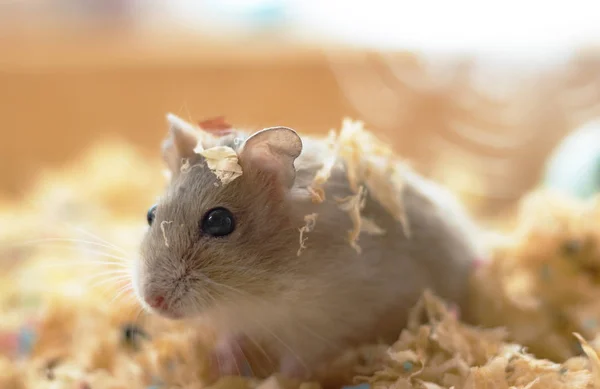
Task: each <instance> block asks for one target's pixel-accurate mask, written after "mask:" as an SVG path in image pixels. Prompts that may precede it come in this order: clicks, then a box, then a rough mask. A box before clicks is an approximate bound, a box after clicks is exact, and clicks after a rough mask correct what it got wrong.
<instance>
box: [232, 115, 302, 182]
mask: <svg viewBox="0 0 600 389" xmlns="http://www.w3.org/2000/svg"><path fill="white" fill-rule="evenodd" d="M301 152H302V140H301V139H300V136H299V135H298V134H297V133H296V131H294V130H292V129H291V128H288V127H271V128H265V129H264V130H261V131H258V132H256V133H254V134H253V135H251V136H250V137H249V138H248V139H246V141H245V142H244V144H243V145H242V148H241V151H240V153H239V155H240V162H241V163H242V164H243V165H244V166H246V167H249V168H250V169H252V170H256V171H261V172H264V173H267V174H274V175H275V176H276V178H277V180H279V182H280V183H281V184H282V185H283V186H285V187H286V188H291V187H292V185H294V180H295V178H296V168H295V167H294V161H295V160H296V158H298V156H299V155H300V153H301Z"/></svg>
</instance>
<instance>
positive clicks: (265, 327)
mask: <svg viewBox="0 0 600 389" xmlns="http://www.w3.org/2000/svg"><path fill="white" fill-rule="evenodd" d="M207 280H208V281H209V282H211V283H213V284H215V285H217V286H220V287H223V288H226V289H229V290H231V291H233V292H236V293H238V294H241V295H243V296H250V297H252V298H254V296H252V295H250V294H249V293H247V292H244V291H242V290H239V289H237V288H235V287H232V286H229V285H226V284H222V283H220V282H217V281H214V280H211V279H209V278H207ZM256 301H259V302H260V300H258V299H256ZM248 319H249V320H252V321H253V322H254V323H256V324H257V325H259V326H260V327H262V328H263V329H264V330H265V331H267V332H268V333H269V334H270V335H271V336H273V338H274V339H276V340H277V341H279V343H281V345H282V346H283V347H285V348H286V349H287V350H288V351H289V352H290V353H291V354H292V355H293V356H294V357H295V358H296V359H297V360H298V362H300V363H301V364H302V365H303V367H304V368H305V369H307V370H309V369H308V365H307V364H306V362H305V361H304V360H303V359H302V358H300V356H299V355H298V354H297V353H296V352H295V351H294V350H293V348H292V347H290V346H289V345H288V344H287V343H285V342H284V341H283V340H282V339H281V338H280V337H278V336H277V335H276V334H275V333H274V332H273V331H272V330H271V329H269V328H268V327H267V326H266V325H264V324H263V323H261V322H259V321H257V320H255V319H254V318H250V317H248Z"/></svg>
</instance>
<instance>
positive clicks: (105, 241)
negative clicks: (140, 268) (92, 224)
mask: <svg viewBox="0 0 600 389" xmlns="http://www.w3.org/2000/svg"><path fill="white" fill-rule="evenodd" d="M71 228H73V229H74V230H75V231H79V232H80V233H82V234H84V235H86V236H88V237H90V238H92V239H96V240H97V241H98V242H100V243H104V244H106V245H108V246H110V247H112V248H113V249H114V250H116V251H118V252H120V253H121V254H123V255H129V254H128V253H127V251H125V250H124V249H122V248H120V247H119V246H117V245H115V244H114V243H111V242H109V241H107V240H105V239H102V238H101V237H99V236H98V235H95V234H92V233H91V232H89V231H86V230H84V229H83V228H81V227H75V226H73V225H71Z"/></svg>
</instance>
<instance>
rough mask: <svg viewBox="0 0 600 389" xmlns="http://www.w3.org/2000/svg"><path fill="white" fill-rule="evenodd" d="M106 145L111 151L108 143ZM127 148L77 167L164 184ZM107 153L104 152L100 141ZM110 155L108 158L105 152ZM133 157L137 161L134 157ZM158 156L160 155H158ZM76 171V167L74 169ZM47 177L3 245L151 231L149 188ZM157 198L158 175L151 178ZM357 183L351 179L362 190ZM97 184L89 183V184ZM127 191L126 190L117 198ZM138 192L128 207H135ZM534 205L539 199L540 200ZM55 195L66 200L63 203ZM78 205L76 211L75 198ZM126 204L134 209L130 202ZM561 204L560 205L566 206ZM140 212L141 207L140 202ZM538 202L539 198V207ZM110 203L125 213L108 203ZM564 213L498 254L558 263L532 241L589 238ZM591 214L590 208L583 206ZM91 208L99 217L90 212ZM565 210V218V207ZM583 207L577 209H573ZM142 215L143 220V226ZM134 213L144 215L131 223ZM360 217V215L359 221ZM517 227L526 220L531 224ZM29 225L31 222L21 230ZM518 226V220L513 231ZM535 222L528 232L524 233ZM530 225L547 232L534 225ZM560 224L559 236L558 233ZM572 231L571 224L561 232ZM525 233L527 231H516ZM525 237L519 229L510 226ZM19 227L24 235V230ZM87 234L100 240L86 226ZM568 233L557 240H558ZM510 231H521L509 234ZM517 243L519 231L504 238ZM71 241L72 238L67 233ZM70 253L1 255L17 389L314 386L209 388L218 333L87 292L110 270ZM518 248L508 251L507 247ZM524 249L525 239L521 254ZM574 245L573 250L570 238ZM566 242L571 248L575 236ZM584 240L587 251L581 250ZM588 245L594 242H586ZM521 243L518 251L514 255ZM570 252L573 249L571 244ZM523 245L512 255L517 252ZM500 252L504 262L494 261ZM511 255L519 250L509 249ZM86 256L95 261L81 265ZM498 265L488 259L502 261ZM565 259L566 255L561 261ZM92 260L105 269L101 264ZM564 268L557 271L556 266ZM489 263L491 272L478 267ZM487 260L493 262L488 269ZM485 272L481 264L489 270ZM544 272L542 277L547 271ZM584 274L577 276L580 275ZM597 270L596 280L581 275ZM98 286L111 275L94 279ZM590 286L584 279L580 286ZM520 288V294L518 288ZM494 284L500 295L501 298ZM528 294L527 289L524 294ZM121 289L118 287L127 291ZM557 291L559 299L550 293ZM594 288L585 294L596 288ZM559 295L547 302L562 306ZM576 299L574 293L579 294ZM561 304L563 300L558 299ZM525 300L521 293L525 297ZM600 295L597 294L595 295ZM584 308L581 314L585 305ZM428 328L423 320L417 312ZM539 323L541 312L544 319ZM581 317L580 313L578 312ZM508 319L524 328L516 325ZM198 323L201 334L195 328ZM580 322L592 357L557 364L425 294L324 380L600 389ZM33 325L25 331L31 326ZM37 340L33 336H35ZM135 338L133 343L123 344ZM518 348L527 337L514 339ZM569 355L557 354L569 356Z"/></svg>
mask: <svg viewBox="0 0 600 389" xmlns="http://www.w3.org/2000/svg"><path fill="white" fill-rule="evenodd" d="M105 147H108V146H105ZM124 149H125V150H127V148H126V147H125V146H123V145H120V146H119V147H115V148H114V149H106V150H104V149H103V150H101V151H99V152H96V153H94V154H93V155H94V158H96V159H94V158H87V159H86V158H84V159H83V161H84V162H83V164H82V162H80V161H77V162H76V163H75V165H76V166H79V167H80V170H81V171H88V172H89V171H92V170H93V169H92V167H93V166H103V167H104V168H110V169H114V170H115V171H118V172H123V173H122V174H123V175H124V176H126V175H128V174H130V173H129V172H130V170H128V169H131V166H134V167H135V170H136V173H137V174H138V177H139V176H141V177H146V176H147V177H152V178H153V179H156V176H157V172H159V170H158V169H156V168H155V166H151V165H148V164H147V162H146V161H145V160H144V159H143V158H141V156H140V157H135V155H136V154H135V153H129V154H128V155H130V156H133V157H129V158H133V160H131V159H127V160H123V161H121V162H122V163H123V166H119V163H120V162H119V161H120V160H118V159H114V158H112V156H114V155H115V154H121V153H122V152H123V150H124ZM95 150H99V149H95ZM105 158H106V160H104V159H105ZM136 158H138V159H136ZM157 162H158V161H157ZM78 171H79V170H78ZM52 176H53V177H63V176H64V179H55V180H53V181H52V180H44V186H43V187H44V188H46V189H45V191H46V192H44V191H43V190H42V191H38V192H37V193H35V194H33V195H32V196H30V197H29V200H27V201H28V202H32V203H36V204H37V205H36V206H34V207H33V209H32V210H16V209H15V207H14V205H13V204H11V205H10V206H4V207H2V208H0V209H1V211H0V212H2V217H0V220H2V221H7V223H8V224H7V225H10V227H11V228H6V229H0V241H1V242H3V243H4V244H5V247H6V245H7V243H8V242H9V241H14V240H16V239H31V238H32V236H33V237H34V238H37V237H39V236H40V235H41V236H42V237H48V238H67V239H69V238H82V235H74V234H73V231H72V230H69V229H67V228H62V227H59V225H58V224H57V223H56V220H58V219H60V220H62V221H63V222H64V224H65V225H68V224H70V223H78V222H79V221H81V220H84V219H85V220H87V222H88V223H87V224H86V226H85V227H86V228H89V229H90V231H91V232H92V233H93V234H94V235H98V236H100V237H102V238H104V239H105V240H107V241H110V242H112V243H114V244H116V245H118V246H119V247H122V248H124V249H125V250H126V251H127V252H134V250H135V248H136V247H137V244H138V242H139V239H140V237H141V233H142V232H143V228H141V226H142V225H143V219H144V215H145V213H144V211H145V209H146V208H147V206H145V205H143V204H142V207H140V206H139V205H140V204H139V203H140V199H148V201H147V203H148V204H151V200H153V199H152V197H153V195H152V192H151V191H148V189H147V187H146V186H145V185H141V182H140V185H134V187H133V189H132V187H131V186H127V185H123V184H122V181H121V180H105V181H98V180H96V177H95V176H94V174H82V175H79V174H78V173H77V175H75V174H73V176H72V177H71V176H70V175H69V174H68V173H64V172H63V173H57V174H53V175H52ZM153 184H154V185H157V190H156V193H158V192H159V190H160V187H161V186H162V184H163V183H162V182H161V181H160V180H156V181H154V182H153ZM94 186H102V188H101V190H98V191H95V192H94V194H95V195H94V197H93V198H92V199H93V200H91V201H89V202H85V201H82V200H81V198H84V197H81V198H79V197H77V196H72V197H70V196H67V197H61V196H44V193H50V192H52V193H71V192H73V193H79V192H80V191H84V190H88V188H92V187H94ZM359 187H360V185H358V186H357V189H358V188H359ZM90 190H91V189H90ZM121 194H122V195H121ZM129 199H131V202H129ZM533 203H534V204H536V203H538V202H537V201H534V202H533ZM59 204H60V206H59ZM75 204H76V205H77V206H76V207H73V205H75ZM124 204H131V206H124V207H123V208H121V207H122V206H123V205H124ZM538 204H540V205H539V208H540V209H544V208H546V209H548V205H547V203H544V202H539V203H538ZM561 204H562V203H561ZM138 208H139V209H138ZM536 208H537V207H536ZM48 209H51V210H55V211H56V210H58V211H60V212H59V214H54V213H52V214H49V213H46V212H44V210H46V211H47V210H48ZM114 209H119V210H121V209H122V210H123V211H120V212H114ZM551 209H560V210H561V211H559V212H561V213H564V215H565V220H572V221H573V222H572V223H570V224H567V225H568V226H569V227H568V228H566V229H562V233H561V234H563V235H552V236H554V238H552V236H550V235H547V238H544V240H543V241H541V240H539V239H541V237H543V236H546V235H545V234H536V235H523V236H529V237H530V238H531V237H534V236H536V237H537V238H538V240H537V241H535V240H532V241H531V244H530V246H526V245H525V244H526V241H525V240H519V242H521V243H522V245H511V246H507V247H505V248H504V249H503V250H498V253H499V254H498V255H500V253H509V252H510V253H513V254H515V253H521V255H515V256H514V260H513V261H504V263H505V264H509V265H510V268H512V267H517V268H518V267H519V263H522V264H523V266H525V264H528V265H527V266H530V267H531V269H539V267H537V265H535V266H533V264H534V263H535V264H538V265H539V264H543V263H544V259H543V258H544V257H546V258H551V263H552V264H554V263H555V262H552V261H555V260H559V262H557V263H559V264H560V265H559V266H563V267H565V266H566V265H565V264H564V263H563V262H560V261H565V260H566V258H562V257H560V258H558V257H552V256H549V255H548V254H549V251H548V252H545V254H544V253H540V254H539V255H537V254H535V250H536V249H539V250H549V247H550V246H549V244H550V243H552V242H554V246H552V247H554V248H556V249H559V248H560V247H563V246H564V245H563V243H564V241H565V240H564V238H565V237H569V238H570V239H571V238H573V237H576V236H581V237H583V236H594V235H593V233H592V231H598V230H595V229H594V228H593V227H591V226H590V225H588V224H586V223H582V221H583V220H590V219H593V218H592V217H585V218H582V217H581V215H582V213H581V212H579V207H575V208H571V207H570V206H566V207H559V208H557V207H554V208H551ZM581 209H583V208H581ZM586 209H587V211H586V212H587V213H584V215H588V216H589V215H596V216H594V217H595V219H593V220H596V221H597V220H599V219H598V218H597V215H598V213H593V212H598V210H599V209H600V208H595V210H593V209H592V208H586ZM536 212H541V211H539V210H538V211H534V210H531V209H529V210H528V211H527V214H528V216H529V218H528V220H530V222H528V223H529V224H530V225H534V224H536V223H534V220H539V224H541V225H544V224H547V220H548V219H547V217H545V216H544V217H541V216H539V217H538V216H536ZM92 215H93V216H92ZM569 215H571V216H569ZM575 215H577V216H575ZM140 219H141V221H139V220H140ZM131 220H136V222H135V223H132V222H131ZM363 221H364V220H363ZM523 223H525V222H524V221H523ZM21 224H24V226H21ZM518 230H520V229H518ZM530 230H532V229H530ZM536 231H540V230H539V229H536ZM552 231H561V229H553V230H552ZM567 231H568V233H567ZM521 233H522V232H519V234H521ZM515 234H517V233H515ZM18 235H22V236H20V237H19V236H18ZM83 237H85V239H86V240H93V237H92V236H87V235H83ZM559 238H560V239H559ZM515 239H516V238H515ZM509 241H513V240H509ZM63 244H65V245H66V244H67V243H65V242H63ZM68 245H70V246H72V249H71V250H64V249H63V250H62V251H60V250H58V248H55V247H49V246H46V245H40V246H35V247H33V248H31V247H30V248H29V249H28V250H25V251H21V250H16V251H15V250H1V251H0V257H1V258H0V259H1V260H2V261H3V262H9V261H12V259H13V257H17V256H19V257H20V259H19V261H18V263H19V264H20V265H19V266H14V267H11V268H10V269H11V271H10V272H8V273H7V270H8V269H9V268H8V267H2V270H1V271H0V273H2V279H1V280H0V285H1V286H0V288H1V290H0V292H1V293H0V324H1V325H0V388H11V389H12V388H16V389H38V388H39V389H42V388H43V389H45V388H48V389H63V388H64V389H124V388H132V389H138V388H139V389H150V388H152V389H167V388H181V389H199V388H219V389H226V388H232V389H255V388H259V389H278V388H284V389H287V388H290V389H292V388H302V389H311V388H317V387H318V385H316V384H314V383H297V382H293V381H288V380H283V379H281V378H279V377H275V376H274V377H270V378H269V379H267V380H254V379H248V378H242V377H238V378H234V377H224V378H222V379H220V380H218V381H217V382H215V383H211V382H210V381H209V380H208V379H207V378H206V357H205V356H206V352H207V350H208V349H209V345H210V344H211V342H212V341H213V340H212V334H211V331H210V329H207V328H199V327H191V326H189V325H188V326H186V324H185V323H175V322H170V321H166V320H161V319H160V318H157V317H152V316H151V317H141V316H138V315H137V312H138V310H137V309H138V308H139V307H138V306H137V303H136V301H135V299H133V298H132V296H129V298H127V299H123V298H117V295H119V293H120V292H122V289H121V287H122V286H123V285H122V284H120V283H119V282H115V283H114V285H111V284H105V285H104V286H103V288H100V289H99V288H96V287H93V285H92V284H90V283H89V277H88V276H89V275H90V274H92V275H95V274H101V273H102V272H104V271H106V270H104V269H103V268H102V267H91V266H94V264H95V263H96V262H97V260H99V259H101V258H102V257H101V256H96V255H95V254H94V253H93V252H91V251H90V246H86V245H85V244H82V242H70V243H68ZM513 247H514V249H512V248H513ZM525 247H529V248H528V249H525ZM564 247H567V246H564ZM568 247H571V249H572V246H571V245H568ZM584 247H587V246H585V245H584ZM590 247H591V246H590ZM517 248H519V250H520V251H519V250H517ZM571 249H569V250H571ZM510 250H517V251H510ZM499 258H500V257H499ZM504 258H513V257H510V256H504ZM575 258H576V259H577V260H576V261H571V262H576V263H581V264H582V269H587V270H586V271H587V272H589V271H591V270H590V267H591V266H592V265H593V258H595V257H591V256H590V257H589V258H588V257H586V256H585V255H580V256H575ZM67 260H68V261H70V265H68V266H65V267H50V268H48V267H45V266H46V265H48V264H49V263H50V264H52V265H54V264H56V263H58V262H60V263H61V264H64V262H65V261H67ZM88 260H89V265H86V266H81V263H82V262H86V261H88ZM498 263H500V261H491V262H490V266H492V265H491V264H498ZM567 263H569V261H567ZM95 266H100V265H98V264H96V265H95ZM561 268H562V267H561ZM482 269H485V267H483V268H482ZM489 269H493V268H489ZM481 274H484V273H481ZM485 274H486V275H485V277H483V276H482V277H483V278H482V280H483V281H484V284H485V285H493V284H494V283H493V282H492V281H495V280H497V281H498V282H504V281H505V280H506V279H505V278H504V276H505V274H507V273H503V272H500V271H498V272H493V271H489V272H486V273H485ZM544 274H545V273H544ZM569 274H571V273H569V272H565V273H560V274H559V275H563V276H565V277H566V278H565V279H564V280H562V281H561V282H568V284H569V285H571V287H572V288H575V287H577V288H583V289H586V290H593V289H591V288H593V285H590V284H589V283H588V284H586V283H585V282H583V283H582V282H581V281H582V280H583V279H584V278H581V277H578V276H575V278H571V277H573V275H572V274H571V275H569ZM575 274H578V273H575ZM586 277H589V276H586ZM96 281H104V280H102V279H101V278H97V279H96ZM586 285H587V286H586ZM474 288H475V289H474V290H475V291H476V292H474V293H473V295H474V296H481V297H482V298H484V301H483V302H484V305H485V308H486V309H488V311H482V312H483V314H485V312H489V309H490V307H491V306H493V305H494V304H491V303H493V302H496V301H498V302H500V304H503V303H504V299H505V296H504V295H503V294H501V289H498V290H492V291H491V292H490V293H481V292H485V291H486V290H484V289H481V285H477V286H474ZM537 290H538V291H539V292H536V293H540V294H541V295H543V294H544V293H546V294H548V293H549V292H550V291H551V290H550V289H548V288H540V289H537ZM513 291H514V290H513ZM495 293H498V294H495ZM521 295H523V294H521ZM121 296H123V295H122V294H121ZM549 296H551V297H552V295H549ZM577 296H587V293H582V294H580V293H579V292H577V293H575V295H574V296H573V295H571V296H569V295H564V296H563V297H564V298H568V301H571V302H573V301H575V302H577V301H578V300H577V299H578V297H577ZM593 296H594V294H593V293H592V294H590V296H589V297H593ZM558 297H561V296H559V293H558V294H557V296H553V297H552V298H549V300H552V301H556V302H557V303H558V302H560V301H562V300H560V299H558ZM589 297H586V298H585V299H583V298H582V300H581V301H585V302H587V304H571V306H572V307H573V312H571V313H572V317H573V318H574V317H578V320H579V322H580V323H582V324H583V323H585V322H586V320H587V319H586V317H588V316H587V315H588V314H590V315H592V316H593V315H594V314H597V313H598V312H600V307H597V306H596V307H594V306H593V304H591V302H590V301H591V300H590V299H589ZM573 298H575V300H573ZM553 299H556V300H553ZM522 301H526V300H522ZM596 301H600V299H596ZM583 305H585V308H586V309H583V308H584V307H583ZM522 313H523V311H522V310H521V311H503V316H502V317H500V319H501V320H500V321H499V323H498V324H494V325H503V324H507V326H508V331H507V332H508V333H507V334H506V336H508V337H511V338H514V336H512V334H511V331H512V330H513V329H514V330H515V331H516V333H517V334H518V333H519V332H518V330H519V329H527V328H529V329H532V330H533V331H538V330H540V329H541V328H543V326H542V325H540V322H537V321H536V320H534V319H531V321H529V322H528V320H530V317H528V316H525V317H524V319H522V320H520V321H519V319H518V315H520V314H522ZM421 319H424V321H425V323H424V324H421V322H420V320H421ZM541 322H543V320H542V321H541ZM573 322H574V320H573ZM132 323H133V324H135V325H136V326H137V327H136V328H137V329H138V330H139V331H141V332H142V333H146V334H147V337H146V336H141V337H134V336H133V337H132V336H131V331H124V328H126V326H127V325H131V324H132ZM514 323H517V324H519V325H518V326H513V324H514ZM190 328H194V329H195V331H188V330H189V329H190ZM584 329H585V328H581V330H579V331H576V332H578V333H581V334H582V336H583V338H585V339H592V341H590V342H589V344H588V343H586V342H585V341H584V340H583V338H580V339H578V338H577V337H575V336H574V335H573V334H572V333H571V332H570V331H571V330H567V331H564V335H563V338H564V339H565V340H566V341H571V342H572V343H571V344H579V345H580V346H581V349H582V351H583V352H585V354H584V355H583V356H570V355H569V356H567V357H565V358H561V359H560V360H559V362H562V363H560V364H559V363H553V362H549V361H544V360H540V359H536V358H534V357H532V356H530V355H528V354H524V353H523V352H522V350H521V348H520V347H518V346H516V345H514V344H511V343H508V344H507V343H505V337H504V334H503V332H502V331H499V330H480V329H476V328H472V327H468V326H465V325H464V324H462V323H461V322H460V321H458V320H457V319H456V318H455V317H454V316H453V315H452V314H451V313H450V312H448V311H447V310H446V308H445V307H444V305H443V304H441V302H440V301H439V300H437V299H436V298H435V297H433V296H432V295H430V294H426V295H425V296H424V298H423V299H422V300H421V302H420V303H419V304H418V306H417V307H416V308H415V310H414V311H413V314H412V316H411V321H410V324H409V326H408V328H407V329H406V330H405V331H404V332H403V334H402V336H401V337H400V339H399V340H398V342H396V344H394V345H392V346H391V347H388V346H386V345H367V346H365V347H364V348H361V349H358V350H350V351H348V353H345V354H344V355H343V356H342V357H340V359H338V360H337V361H335V362H334V364H333V365H332V366H328V367H325V368H324V372H323V377H324V378H323V380H324V381H325V382H327V381H328V377H329V376H341V377H344V378H346V379H347V380H349V381H354V383H356V384H358V383H365V382H368V383H371V386H372V387H376V388H382V389H383V388H427V389H435V388H450V387H454V388H456V389H460V388H482V387H483V388H485V387H488V388H492V387H493V388H506V389H509V388H512V387H514V388H533V389H536V388H538V389H539V388H551V389H552V388H567V387H568V388H596V387H597V388H600V384H598V378H597V377H598V373H597V371H598V366H599V365H598V355H597V352H598V350H600V338H598V337H596V332H595V331H589V332H585V331H584ZM25 330H27V331H25ZM32 332H33V335H34V337H33V339H32V338H31V337H30V336H25V335H27V334H29V335H31V333H32ZM126 333H129V334H130V338H129V339H124V334H126ZM542 339H543V340H547V341H548V344H549V346H548V347H553V348H554V352H555V353H556V354H560V353H561V352H563V351H564V350H565V349H568V350H569V354H572V353H571V351H570V349H569V348H568V347H567V346H565V343H556V342H551V339H550V338H549V337H545V335H543V337H541V338H540V340H542ZM519 343H521V342H519ZM561 355H562V354H561Z"/></svg>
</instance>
